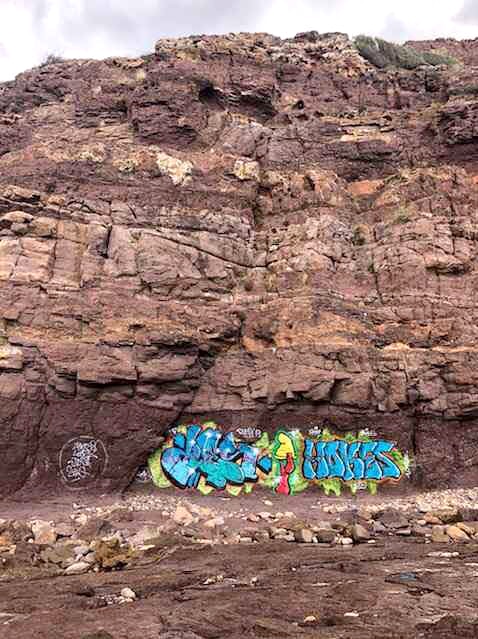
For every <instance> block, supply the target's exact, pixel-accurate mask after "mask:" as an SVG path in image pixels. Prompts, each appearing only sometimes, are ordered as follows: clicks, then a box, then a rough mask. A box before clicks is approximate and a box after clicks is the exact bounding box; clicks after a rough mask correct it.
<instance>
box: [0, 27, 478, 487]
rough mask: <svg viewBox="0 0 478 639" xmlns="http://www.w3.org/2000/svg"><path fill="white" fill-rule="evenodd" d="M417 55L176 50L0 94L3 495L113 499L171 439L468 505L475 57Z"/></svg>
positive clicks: (229, 47) (323, 39) (291, 44)
mask: <svg viewBox="0 0 478 639" xmlns="http://www.w3.org/2000/svg"><path fill="white" fill-rule="evenodd" d="M438 45H439V46H440V48H443V47H445V48H446V47H447V46H448V45H449V48H450V52H451V54H452V55H453V56H455V57H456V58H457V59H458V61H459V63H458V64H456V65H454V66H452V67H420V68H418V69H416V70H414V71H405V70H390V69H388V70H378V69H375V68H374V67H372V66H371V65H369V63H368V62H366V61H365V60H364V59H363V58H362V57H361V56H360V55H359V53H358V52H357V51H356V50H355V48H354V46H353V44H352V42H351V41H350V40H349V39H348V38H347V37H346V36H345V35H343V34H328V35H318V34H316V33H315V32H312V33H310V34H300V35H298V36H296V37H295V38H292V39H290V40H280V39H279V38H275V37H273V36H270V35H267V34H240V35H230V36H221V37H212V36H208V37H199V36H198V37H191V38H183V39H178V40H161V41H159V42H158V44H157V46H156V50H155V52H154V54H152V55H148V56H144V57H143V58H138V59H135V60H128V59H123V58H110V59H107V60H104V61H91V60H90V61H88V60H73V61H65V62H61V63H57V64H50V65H47V66H44V67H41V68H37V69H33V70H31V71H28V72H26V73H23V74H21V75H19V76H18V77H17V79H16V80H15V81H14V82H9V83H5V84H2V85H0V287H1V295H0V398H1V403H0V420H1V428H0V444H1V445H0V494H3V495H5V494H9V493H12V492H16V491H21V490H22V491H23V492H24V493H26V494H31V492H32V491H51V490H54V489H57V488H58V489H59V488H61V487H62V486H64V485H65V484H67V485H68V486H69V487H71V488H76V487H86V486H88V487H90V488H97V489H101V490H113V489H121V488H125V487H126V486H127V485H128V484H129V483H130V482H131V480H132V478H133V477H134V476H135V474H136V472H137V470H138V468H139V467H141V466H142V465H143V464H144V463H145V460H146V458H147V455H148V453H149V452H150V451H152V450H154V449H155V448H156V447H157V445H158V444H159V443H160V441H161V437H162V436H163V434H164V432H165V431H166V430H167V429H168V428H169V427H171V426H172V425H174V424H176V423H177V422H178V420H185V419H190V418H198V419H199V418H210V419H211V418H212V419H216V420H218V421H219V422H220V423H222V424H224V426H225V427H227V428H229V429H234V428H236V427H240V426H242V427H243V426H249V425H251V424H252V425H254V426H257V427H259V428H261V429H263V430H270V431H273V430H275V429H276V428H277V427H279V426H294V427H301V428H305V429H307V428H310V427H312V426H315V425H317V424H319V425H320V424H322V423H324V421H326V422H327V423H328V425H329V427H330V426H332V427H333V429H334V431H335V432H339V433H340V432H344V431H346V430H356V429H358V428H364V427H368V428H370V429H372V430H374V431H376V432H377V433H379V434H380V435H383V436H386V437H387V438H391V439H393V440H394V441H396V442H397V444H398V445H399V446H400V448H401V449H404V450H408V451H409V452H410V453H411V454H412V455H413V457H414V460H415V469H414V475H413V476H414V479H415V480H416V481H419V482H424V483H425V484H427V485H434V486H435V485H460V484H467V483H472V482H473V481H474V480H475V481H476V476H477V472H478V428H477V417H478V373H477V372H476V369H477V364H478V350H477V345H478V329H477V326H476V316H477V304H476V292H477V290H478V285H477V275H476V274H477V269H476V266H477V259H476V254H477V238H478V186H477V184H478V164H477V162H478V155H477V152H476V149H477V148H478V147H477V145H476V142H477V137H478V133H477V130H478V129H477V124H478V101H477V99H476V95H477V94H478V90H477V91H476V92H475V91H474V90H473V87H475V88H476V87H478V67H476V66H475V65H476V64H477V57H476V51H477V49H478V45H477V43H476V41H466V42H464V43H456V42H455V41H451V42H448V41H439V42H438V43H428V44H427V43H419V45H418V46H419V47H421V48H423V47H426V46H429V47H430V48H436V47H438ZM460 61H461V64H460ZM465 63H466V64H465ZM75 442H79V444H78V445H77V447H76V448H75V445H76V444H75ZM75 451H76V452H75ZM75 455H76V457H75ZM85 455H86V459H87V460H89V461H90V463H89V465H88V464H86V465H87V466H88V468H89V471H88V472H86V474H85V463H86V462H85ZM88 455H89V457H88ZM91 460H95V461H94V463H93V462H92V461H91ZM82 464H83V465H82ZM92 468H93V469H94V470H93V471H91V469H92ZM88 473H89V474H88Z"/></svg>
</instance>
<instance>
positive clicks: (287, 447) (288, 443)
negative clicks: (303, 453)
mask: <svg viewBox="0 0 478 639" xmlns="http://www.w3.org/2000/svg"><path fill="white" fill-rule="evenodd" d="M277 440H278V442H279V445H278V446H277V448H276V450H275V457H276V459H281V460H283V459H287V455H292V457H294V458H295V449H294V444H293V443H292V439H291V438H290V437H289V435H287V434H286V433H279V434H278V435H277Z"/></svg>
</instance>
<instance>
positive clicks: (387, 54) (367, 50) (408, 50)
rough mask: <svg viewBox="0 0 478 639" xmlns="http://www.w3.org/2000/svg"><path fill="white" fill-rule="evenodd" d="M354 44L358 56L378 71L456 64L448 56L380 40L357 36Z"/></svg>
mask: <svg viewBox="0 0 478 639" xmlns="http://www.w3.org/2000/svg"><path fill="white" fill-rule="evenodd" d="M354 42H355V46H356V47H357V50H358V52H359V53H360V55H361V56H362V57H363V58H365V59H366V60H368V61H369V62H370V63H371V64H373V65H374V66H375V67H378V68H379V69H384V68H386V67H398V68H400V69H409V70H411V69H416V68H417V67H420V66H422V65H428V66H439V65H441V64H445V65H450V64H454V63H456V60H455V59H454V58H452V57H451V56H450V55H448V54H441V53H435V52H432V51H417V50H416V49H413V48H412V47H407V46H405V45H400V44H394V43H393V42H387V40H382V38H372V37H370V36H365V35H359V36H357V37H356V38H355V41H354Z"/></svg>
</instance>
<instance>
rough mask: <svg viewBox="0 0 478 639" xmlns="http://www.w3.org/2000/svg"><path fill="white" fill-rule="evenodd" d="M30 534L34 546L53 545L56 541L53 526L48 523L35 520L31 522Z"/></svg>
mask: <svg viewBox="0 0 478 639" xmlns="http://www.w3.org/2000/svg"><path fill="white" fill-rule="evenodd" d="M32 533H33V538H34V540H35V543H36V544H40V545H47V544H54V543H55V541H56V539H57V534H56V531H55V529H54V527H53V525H52V524H51V523H50V522H48V521H41V520H40V519H37V520H35V521H32Z"/></svg>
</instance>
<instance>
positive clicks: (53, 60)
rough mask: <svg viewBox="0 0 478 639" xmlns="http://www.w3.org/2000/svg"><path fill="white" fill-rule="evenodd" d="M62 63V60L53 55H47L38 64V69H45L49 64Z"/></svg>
mask: <svg viewBox="0 0 478 639" xmlns="http://www.w3.org/2000/svg"><path fill="white" fill-rule="evenodd" d="M59 62H64V59H63V58H62V57H61V56H59V55H56V54H55V53H49V54H48V55H47V56H46V58H45V59H44V60H42V61H41V62H40V67H47V66H48V65H49V64H58V63H59Z"/></svg>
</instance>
